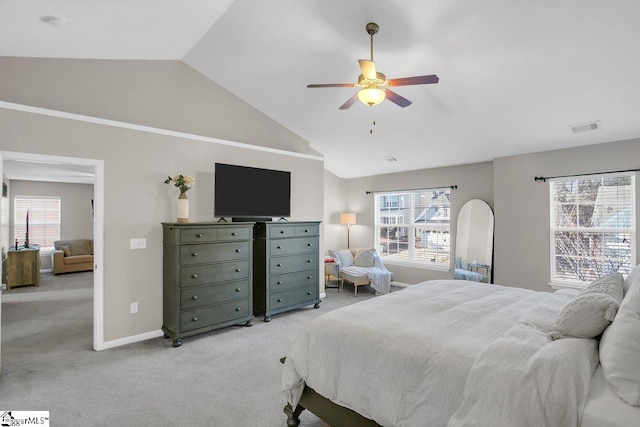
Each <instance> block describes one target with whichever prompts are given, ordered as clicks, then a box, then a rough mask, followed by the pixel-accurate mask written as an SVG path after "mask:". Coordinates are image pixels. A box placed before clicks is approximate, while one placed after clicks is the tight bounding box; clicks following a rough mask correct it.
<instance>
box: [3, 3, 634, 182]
mask: <svg viewBox="0 0 640 427" xmlns="http://www.w3.org/2000/svg"><path fill="white" fill-rule="evenodd" d="M0 15H2V16H4V17H5V20H4V23H3V25H2V26H0V56H22V57H52V58H55V57H60V58H98V59H101V58H104V59H175V60H182V61H184V62H185V63H186V64H188V65H189V66H191V67H193V68H194V69H196V70H197V71H199V72H200V73H202V74H203V75H205V76H207V77H208V78H210V79H211V80H213V81H215V82H216V83H217V84H219V85H221V86H223V87H224V88H226V89H228V90H229V91H231V92H232V93H234V94H235V95H236V96H238V97H239V98H241V99H243V100H244V101H246V102H248V103H249V104H251V105H252V106H254V107H255V108H257V109H258V110H260V111H262V112H263V113H265V114H266V115H268V116H269V117H271V118H272V119H273V120H275V121H277V122H279V123H281V124H282V125H284V126H285V127H287V128H289V129H290V130H292V131H293V132H295V133H297V134H298V135H300V136H301V137H302V138H304V139H306V140H307V141H309V143H310V144H311V146H312V147H313V148H314V149H315V150H317V151H318V152H320V153H322V154H323V155H324V156H325V165H326V168H327V169H328V170H329V171H331V172H333V173H335V174H336V175H338V176H341V177H356V176H366V175H373V174H381V173H390V172H398V171H405V170H415V169H423V168H433V167H440V166H449V165H455V164H465V163H475V162H481V161H490V160H492V159H494V158H497V157H503V156H509V155H515V154H522V153H530V152H536V151H543V150H549V149H558V148H567V147H576V146H581V145H588V144H596V143H602V142H609V141H616V140H623V139H630V138H637V137H640V120H639V119H638V115H639V112H640V96H639V95H640V78H638V76H639V75H640V25H638V23H637V17H638V16H640V2H638V1H630V0H609V1H602V0H563V1H557V0H555V1H551V0H538V1H526V2H525V1H513V0H491V1H473V0H440V1H431V0H403V1H393V0H350V1H340V0H262V1H258V0H235V1H234V0H222V1H220V0H216V1H210V0H181V1H168V0H162V1H158V0H126V1H125V0H112V1H101V0H84V1H81V2H80V1H75V0H48V1H47V0H31V1H20V0H3V1H1V2H0ZM47 17H59V18H64V19H65V20H66V25H64V26H62V27H59V28H56V27H54V26H52V25H51V24H50V23H48V22H46V21H47ZM368 22H376V23H377V24H379V26H380V31H379V32H378V34H376V35H375V38H374V59H375V62H376V66H377V68H378V71H381V72H383V73H385V74H386V75H387V77H389V78H393V77H407V76H414V75H424V74H436V75H438V76H439V77H440V82H439V83H438V84H435V85H420V86H405V87H398V88H394V91H395V92H397V93H398V94H400V95H402V96H404V97H406V98H408V99H409V100H411V101H412V102H413V103H412V104H411V105H410V106H408V107H406V108H400V107H398V106H397V105H395V104H393V103H391V102H389V101H384V102H383V103H382V104H380V105H378V106H374V107H369V106H365V105H363V104H360V103H356V104H355V105H353V107H351V108H350V109H348V110H338V107H339V106H340V105H341V104H343V103H344V102H345V101H346V100H347V99H348V98H350V97H351V96H352V95H353V94H354V93H355V91H356V89H354V88H328V89H308V88H306V85H307V84H309V83H352V82H355V81H356V80H357V77H358V74H360V69H359V66H358V63H357V60H358V59H361V58H369V54H370V52H369V35H368V34H367V33H366V31H365V25H366V24H367V23H368ZM0 72H1V70H0ZM0 95H1V94H0ZM374 122H375V125H374V124H373V123H374ZM591 122H598V124H599V126H598V129H597V130H592V131H584V132H578V133H574V132H572V130H571V127H572V126H574V125H580V124H585V123H591ZM390 158H395V159H397V161H388V160H389V159H390Z"/></svg>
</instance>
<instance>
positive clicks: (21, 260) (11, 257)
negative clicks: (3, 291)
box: [7, 245, 40, 290]
mask: <svg viewBox="0 0 640 427" xmlns="http://www.w3.org/2000/svg"><path fill="white" fill-rule="evenodd" d="M23 285H35V286H36V287H37V286H40V246H39V245H31V246H29V247H28V248H24V247H19V248H18V249H17V250H16V249H9V250H8V251H7V290H10V289H11V288H13V287H16V286H23Z"/></svg>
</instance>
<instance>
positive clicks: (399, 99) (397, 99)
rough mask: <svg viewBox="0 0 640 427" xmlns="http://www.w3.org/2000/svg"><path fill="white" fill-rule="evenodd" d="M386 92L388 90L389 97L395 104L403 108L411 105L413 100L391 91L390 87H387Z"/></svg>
mask: <svg viewBox="0 0 640 427" xmlns="http://www.w3.org/2000/svg"><path fill="white" fill-rule="evenodd" d="M385 92H387V99H388V100H389V101H391V102H393V103H394V104H396V105H398V106H400V107H402V108H404V107H408V106H409V105H411V101H409V100H408V99H407V98H405V97H403V96H400V95H398V94H397V93H395V92H391V91H390V90H389V89H386V90H385Z"/></svg>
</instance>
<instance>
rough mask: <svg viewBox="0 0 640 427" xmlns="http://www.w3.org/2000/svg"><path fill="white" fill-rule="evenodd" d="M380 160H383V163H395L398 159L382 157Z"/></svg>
mask: <svg viewBox="0 0 640 427" xmlns="http://www.w3.org/2000/svg"><path fill="white" fill-rule="evenodd" d="M382 160H384V161H385V162H389V163H393V162H397V161H398V158H397V157H383V158H382Z"/></svg>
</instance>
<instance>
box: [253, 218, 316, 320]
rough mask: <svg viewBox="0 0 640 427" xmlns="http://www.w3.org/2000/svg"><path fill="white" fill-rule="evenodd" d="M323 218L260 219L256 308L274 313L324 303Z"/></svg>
mask: <svg viewBox="0 0 640 427" xmlns="http://www.w3.org/2000/svg"><path fill="white" fill-rule="evenodd" d="M319 238H320V222H319V221H305V222H299V221H296V222H293V221H292V222H273V223H271V222H256V224H255V226H254V229H253V310H254V313H255V314H260V315H263V316H264V321H265V322H269V321H270V320H271V316H272V315H273V314H278V313H283V312H286V311H290V310H294V309H297V308H300V307H304V306H307V305H311V304H313V305H314V307H315V308H318V307H319V306H320V288H319V273H318V270H319V264H318V263H319V261H318V259H319V252H318V251H319Z"/></svg>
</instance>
